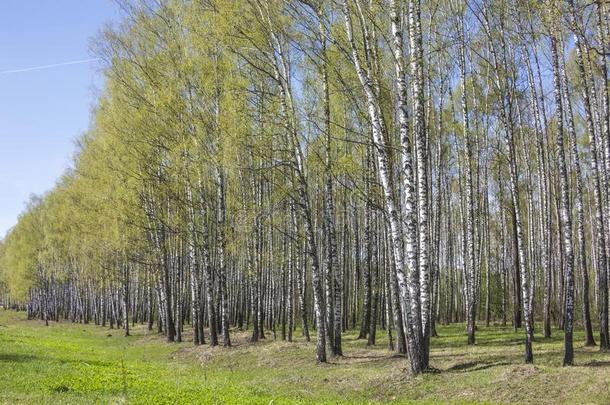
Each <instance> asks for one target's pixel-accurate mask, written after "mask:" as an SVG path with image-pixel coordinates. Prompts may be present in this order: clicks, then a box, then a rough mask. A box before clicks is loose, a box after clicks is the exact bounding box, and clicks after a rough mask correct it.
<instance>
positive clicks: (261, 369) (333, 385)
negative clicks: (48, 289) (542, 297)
mask: <svg viewBox="0 0 610 405" xmlns="http://www.w3.org/2000/svg"><path fill="white" fill-rule="evenodd" d="M553 332H554V337H553V338H552V339H543V338H542V337H541V336H538V335H537V336H536V338H537V339H536V342H535V344H534V360H535V364H534V365H525V364H523V363H522V352H523V344H522V340H523V335H522V333H521V332H518V333H514V332H513V331H512V329H511V328H502V327H498V326H494V327H490V328H485V327H480V328H479V331H478V332H477V345H475V346H470V347H469V346H467V345H466V344H465V343H466V336H465V333H464V326H463V325H452V326H449V327H444V326H442V327H440V328H439V334H440V337H438V338H433V340H432V351H431V364H432V366H433V367H435V368H436V369H437V371H436V372H433V373H428V374H425V375H422V376H417V377H410V376H408V375H407V373H406V367H407V363H406V359H405V358H403V357H400V356H396V355H394V354H393V353H391V352H389V351H388V350H387V348H386V347H387V341H386V340H385V333H384V332H383V331H380V333H379V335H378V336H379V337H380V339H379V342H378V345H377V346H376V347H374V348H367V347H366V342H364V341H361V340H356V339H355V335H354V334H353V333H347V334H346V335H345V338H344V353H345V354H346V356H345V357H343V358H338V359H331V361H330V363H329V364H323V365H316V364H315V346H314V343H304V342H302V339H300V335H299V333H298V332H297V335H296V336H297V338H298V339H297V341H296V342H294V343H287V342H281V341H273V339H272V338H271V336H270V334H268V336H267V339H266V341H263V342H261V343H258V344H256V345H251V344H249V343H247V337H248V334H247V333H243V332H237V331H236V332H235V333H234V335H233V340H234V343H235V346H234V347H233V348H229V349H227V348H222V347H218V348H210V347H208V346H201V347H193V346H192V344H190V343H188V342H186V343H180V344H167V343H165V342H164V340H163V338H162V337H160V336H158V335H156V334H153V333H149V332H147V331H146V329H145V328H143V327H140V326H136V327H135V328H134V329H133V336H131V337H128V338H125V337H123V336H122V334H121V332H120V331H116V330H108V329H106V328H101V327H98V326H94V325H82V324H72V323H67V322H66V323H60V324H56V323H52V324H50V325H49V326H48V327H45V326H44V323H42V322H39V321H27V320H25V314H23V313H15V312H9V311H0V402H2V403H11V404H15V403H35V404H39V403H52V404H63V403H79V404H81V403H136V404H138V403H142V404H156V403H179V404H183V403H206V404H207V403H227V404H246V403H253V404H269V403H273V404H284V403H333V404H334V403H384V402H398V403H409V402H417V403H438V402H451V403H473V402H478V403H514V402H520V403H536V404H540V403H549V404H556V403H608V401H609V399H610V355H608V354H602V353H599V352H598V350H597V348H585V347H583V345H582V343H581V342H582V334H581V333H576V336H575V340H576V345H575V346H576V364H577V365H576V366H574V367H569V368H564V367H561V360H562V335H561V333H560V332H559V331H553ZM187 337H188V336H187Z"/></svg>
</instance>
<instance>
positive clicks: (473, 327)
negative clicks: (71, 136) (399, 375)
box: [0, 0, 610, 374]
mask: <svg viewBox="0 0 610 405" xmlns="http://www.w3.org/2000/svg"><path fill="white" fill-rule="evenodd" d="M119 4H120V6H121V7H120V8H121V10H122V14H123V19H122V21H121V22H120V23H119V24H116V25H114V26H111V27H108V28H106V29H105V30H104V31H103V32H102V33H100V35H99V37H98V38H96V39H95V41H94V45H93V49H94V51H95V53H96V54H97V56H98V57H99V58H101V60H102V61H103V62H102V69H103V73H104V77H105V84H104V87H103V89H102V91H101V95H100V96H99V99H98V101H97V103H96V107H95V110H94V112H93V114H92V118H91V125H90V129H89V130H88V131H87V133H85V134H84V135H83V136H82V137H81V138H80V140H79V142H78V148H77V153H76V154H75V158H74V161H73V163H72V165H71V168H70V169H69V170H67V171H66V173H65V174H64V175H63V176H62V178H61V179H59V180H58V182H57V184H56V186H55V188H54V189H52V190H51V191H49V192H48V193H46V194H45V195H43V196H40V197H36V198H33V199H32V200H31V201H30V202H29V204H28V205H27V207H26V209H25V211H24V212H23V214H22V215H21V216H20V218H19V222H18V223H17V225H16V226H15V227H14V228H12V229H11V230H10V231H9V233H8V234H7V236H6V237H5V238H4V240H3V241H2V242H1V244H0V275H1V277H2V285H6V286H7V287H6V288H7V289H8V293H9V295H10V297H11V302H12V303H13V305H14V306H16V307H18V308H22V309H25V310H27V314H28V317H29V318H31V319H35V318H38V319H43V320H44V321H46V322H53V321H59V320H60V319H69V320H71V321H72V322H82V323H95V324H96V325H101V326H104V327H109V328H120V329H121V330H122V331H123V333H124V334H125V335H129V331H130V329H129V328H130V325H135V324H137V323H139V324H145V325H147V327H148V329H149V330H151V331H154V332H157V333H159V334H162V335H163V336H165V338H166V340H167V341H168V342H175V341H183V340H190V341H192V342H193V344H195V345H201V344H209V345H212V346H216V345H224V346H230V345H231V343H232V340H231V338H232V335H233V334H235V333H242V331H247V333H248V336H249V337H250V341H251V344H257V343H256V342H258V341H259V340H261V339H282V340H287V341H289V342H292V341H295V340H305V341H310V340H312V341H314V342H315V347H316V348H315V350H314V349H312V361H317V362H327V361H328V360H329V358H330V357H331V356H333V357H335V356H343V355H344V354H346V355H347V353H345V352H346V351H347V350H346V349H345V346H344V345H342V339H343V338H344V336H345V334H346V333H349V334H351V333H352V331H355V332H354V333H356V334H357V335H358V338H359V339H365V340H366V342H367V344H368V345H375V344H377V343H376V336H377V335H379V334H387V336H388V340H389V342H390V343H389V346H390V347H389V349H390V350H392V351H396V352H398V353H399V354H401V355H405V357H406V361H407V363H408V370H410V372H411V373H414V374H418V373H422V372H426V371H429V370H431V369H433V367H434V362H433V361H431V360H430V345H431V343H432V342H433V341H434V338H435V336H436V335H437V329H436V325H437V324H438V323H442V324H450V323H463V325H464V329H463V330H464V339H465V341H467V342H468V344H475V343H476V333H477V330H479V329H480V327H482V325H483V322H484V324H485V326H490V325H491V324H496V325H501V326H507V325H508V323H511V324H512V327H513V328H514V330H515V331H520V332H519V333H521V334H522V336H523V338H524V339H523V342H524V361H525V362H528V363H531V362H534V361H535V353H534V350H533V348H532V342H533V341H534V332H535V331H536V332H538V331H540V333H541V334H542V335H543V336H544V337H550V336H551V335H552V334H553V333H563V335H564V357H563V364H564V365H566V366H568V365H572V364H574V363H577V362H578V358H575V356H574V346H575V344H581V343H582V344H586V345H589V346H592V345H595V344H596V343H597V344H599V348H600V350H603V351H606V350H609V349H610V338H609V335H608V317H609V315H608V305H609V303H608V273H609V272H610V260H609V256H610V219H609V218H610V129H609V128H610V112H609V110H610V107H609V105H610V101H609V99H610V87H609V77H608V63H609V60H608V59H609V58H610V21H609V20H610V18H609V16H610V10H609V7H610V5H609V4H608V3H607V2H605V1H603V0H596V1H588V2H585V1H580V0H545V1H516V0H425V1H424V0H235V1H220V0H196V1H183V0H138V1H130V0H122V1H120V2H119ZM590 280H592V282H591V281H590ZM591 284H592V285H591ZM591 314H594V315H591ZM538 323H540V324H539V325H540V328H539V329H538V327H539V325H538ZM507 327H508V326H507ZM580 328H582V329H584V330H585V341H583V342H574V340H575V335H574V331H575V330H578V329H580ZM596 336H597V338H596ZM312 347H313V344H312ZM314 352H315V357H314ZM314 359H315V360H314Z"/></svg>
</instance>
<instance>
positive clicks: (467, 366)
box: [445, 361, 511, 372]
mask: <svg viewBox="0 0 610 405" xmlns="http://www.w3.org/2000/svg"><path fill="white" fill-rule="evenodd" d="M510 364H511V363H509V362H507V361H501V362H495V363H491V362H485V361H469V362H467V363H459V364H456V365H453V366H451V367H449V368H448V369H446V370H445V372H460V371H480V370H486V369H488V368H491V367H496V366H508V365H510Z"/></svg>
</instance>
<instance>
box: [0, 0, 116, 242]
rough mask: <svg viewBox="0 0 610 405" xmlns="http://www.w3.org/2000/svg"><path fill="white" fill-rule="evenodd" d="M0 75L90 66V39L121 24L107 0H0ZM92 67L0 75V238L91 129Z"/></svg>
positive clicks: (95, 80) (96, 84)
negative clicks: (109, 26) (109, 24)
mask: <svg viewBox="0 0 610 405" xmlns="http://www.w3.org/2000/svg"><path fill="white" fill-rule="evenodd" d="M1 3H2V5H1V11H0V72H6V71H9V70H19V69H24V68H31V67H37V66H44V65H52V64H59V63H63V62H71V61H76V60H83V59H90V58H93V57H94V55H92V54H91V52H90V51H89V44H90V40H91V38H93V37H95V36H96V35H97V34H98V32H99V30H100V29H101V28H102V27H103V25H104V24H105V23H107V22H112V21H116V20H117V19H118V14H119V10H118V7H117V6H116V4H115V3H114V2H113V1H112V0H2V1H1ZM98 71H99V64H98V63H97V62H87V63H80V64H73V65H66V66H58V67H53V68H46V69H41V70H31V71H27V72H18V73H4V74H3V73H0V239H1V238H3V237H4V235H5V233H6V231H7V230H8V229H9V228H10V227H12V226H13V225H15V223H16V222H17V217H18V215H19V213H20V212H21V211H22V210H23V208H24V204H25V202H26V201H27V200H28V198H29V196H30V194H32V193H35V194H41V193H44V192H45V191H48V190H49V189H50V188H52V187H53V185H54V184H55V181H56V180H57V178H58V177H59V176H60V175H61V173H62V172H63V171H64V170H65V169H66V168H67V167H68V166H69V164H70V160H71V156H72V154H73V152H74V141H75V139H76V138H77V137H78V136H79V135H80V134H81V133H82V132H83V131H85V130H86V129H87V128H88V124H89V116H90V111H91V106H92V105H93V104H94V102H95V94H96V89H99V88H100V86H101V83H102V81H101V77H100V74H99V72H98Z"/></svg>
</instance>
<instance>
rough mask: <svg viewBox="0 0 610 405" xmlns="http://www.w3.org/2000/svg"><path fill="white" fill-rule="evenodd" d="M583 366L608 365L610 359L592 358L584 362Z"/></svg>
mask: <svg viewBox="0 0 610 405" xmlns="http://www.w3.org/2000/svg"><path fill="white" fill-rule="evenodd" d="M583 366H586V367H608V366H610V361H598V360H592V361H590V362H588V363H584V364H583Z"/></svg>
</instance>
